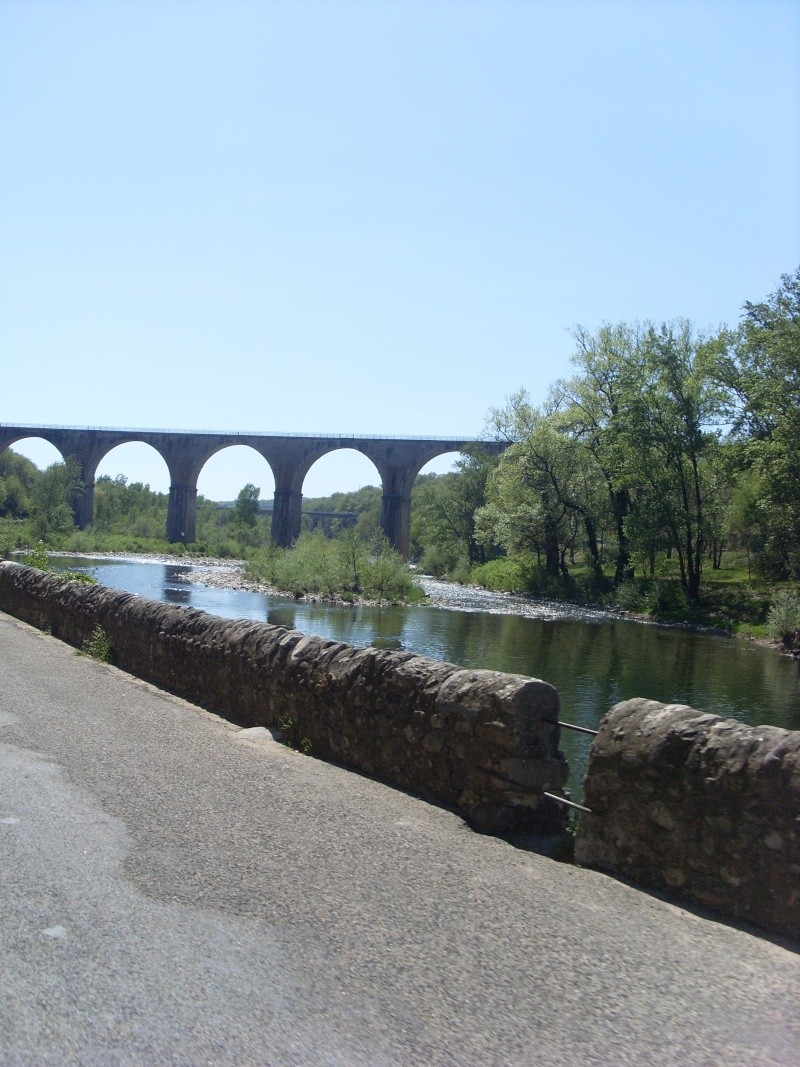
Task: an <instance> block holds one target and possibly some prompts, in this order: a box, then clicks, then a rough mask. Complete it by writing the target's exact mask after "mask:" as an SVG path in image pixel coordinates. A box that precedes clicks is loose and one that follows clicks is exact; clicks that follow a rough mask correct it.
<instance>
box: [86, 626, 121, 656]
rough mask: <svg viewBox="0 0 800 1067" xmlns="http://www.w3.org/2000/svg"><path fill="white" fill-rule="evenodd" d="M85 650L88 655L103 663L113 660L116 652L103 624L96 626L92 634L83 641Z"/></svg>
mask: <svg viewBox="0 0 800 1067" xmlns="http://www.w3.org/2000/svg"><path fill="white" fill-rule="evenodd" d="M83 651H84V652H85V653H86V655H87V656H91V657H92V659H96V660H99V661H100V662H101V663H111V662H112V661H113V657H114V653H113V649H112V648H111V642H110V641H109V639H108V636H107V635H106V632H105V630H104V629H103V628H102V626H95V628H94V630H92V636H91V637H87V638H86V640H85V641H84V642H83Z"/></svg>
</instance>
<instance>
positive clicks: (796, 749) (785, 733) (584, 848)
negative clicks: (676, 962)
mask: <svg viewBox="0 0 800 1067" xmlns="http://www.w3.org/2000/svg"><path fill="white" fill-rule="evenodd" d="M584 803H585V804H586V805H587V807H588V808H590V809H591V812H592V814H591V815H589V814H582V815H581V818H580V824H579V828H578V834H577V840H576V848H575V858H576V860H577V862H578V863H581V864H584V865H585V866H588V867H597V868H600V869H602V870H607V871H613V872H616V873H618V874H621V875H624V876H625V877H627V878H630V879H632V880H634V881H636V882H639V883H641V884H643V885H646V886H650V887H652V888H655V889H662V890H666V891H669V892H671V893H676V894H678V895H680V896H682V897H685V898H687V899H689V900H692V901H694V902H696V903H698V904H702V905H705V906H707V907H710V908H713V909H716V910H718V911H720V912H723V913H724V914H726V915H729V916H733V917H735V918H739V919H746V920H749V921H751V922H753V923H755V924H757V925H759V926H761V927H764V928H765V929H767V930H772V931H776V932H778V933H784V934H791V935H794V936H798V935H800V732H797V731H793V730H782V729H779V728H777V727H772V726H756V727H753V726H745V725H744V724H742V723H740V722H736V721H735V720H732V719H723V718H720V717H718V716H716V715H707V714H703V713H701V712H699V711H695V710H694V709H693V708H689V707H686V706H683V705H677V704H668V705H665V704H659V703H657V702H656V701H652V700H641V699H637V700H628V701H626V702H625V703H623V704H618V705H617V706H616V707H614V708H612V710H611V711H610V712H609V713H608V714H607V715H606V716H605V718H604V719H603V721H602V723H601V725H600V731H599V733H598V736H597V737H596V738H595V741H594V743H593V745H592V749H591V752H590V756H589V767H588V771H587V774H586V788H585V800H584Z"/></svg>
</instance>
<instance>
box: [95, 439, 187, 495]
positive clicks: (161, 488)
mask: <svg viewBox="0 0 800 1067" xmlns="http://www.w3.org/2000/svg"><path fill="white" fill-rule="evenodd" d="M99 478H111V479H118V478H124V479H125V481H126V482H127V483H128V484H129V485H133V484H140V485H142V486H143V487H145V488H147V489H149V490H150V491H151V492H153V493H168V492H169V468H168V467H167V464H166V460H165V459H164V457H163V456H162V455H161V453H160V452H158V451H157V450H156V449H155V448H153V446H152V445H148V444H146V443H145V442H144V441H128V442H126V443H125V444H121V445H115V446H114V448H112V449H110V450H109V451H108V452H106V454H105V455H104V456H103V458H102V459H101V460H100V462H99V463H98V464H97V470H96V472H95V481H97V480H98V479H99Z"/></svg>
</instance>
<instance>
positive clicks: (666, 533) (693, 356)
mask: <svg viewBox="0 0 800 1067" xmlns="http://www.w3.org/2000/svg"><path fill="white" fill-rule="evenodd" d="M633 370H634V371H635V373H633V374H630V375H628V376H627V388H626V389H625V392H624V395H623V397H622V398H621V400H622V403H621V415H620V418H619V424H620V425H619V430H620V432H619V438H618V449H619V459H618V463H619V468H620V471H621V476H622V480H623V483H624V484H626V485H627V486H628V487H629V488H630V490H631V491H632V492H633V493H634V494H635V495H636V498H637V507H636V511H635V512H634V513H633V514H632V516H631V517H630V519H629V520H628V523H627V526H628V530H629V531H630V532H631V533H635V534H636V537H637V539H638V540H639V541H640V542H645V543H649V545H650V546H653V545H655V546H659V545H663V546H665V547H666V548H667V549H668V550H674V551H675V553H676V556H677V559H678V567H679V572H680V580H681V585H682V587H683V590H684V593H685V594H686V596H687V597H688V598H689V600H690V601H692V602H694V601H696V599H697V597H698V595H699V592H700V581H701V576H702V569H703V557H704V552H705V550H706V548H707V545H708V543H709V538H710V536H711V525H710V524H711V518H712V516H713V514H714V511H713V508H712V507H711V502H712V500H713V499H714V497H715V494H716V493H717V492H718V491H719V479H718V477H717V475H718V472H719V467H720V462H721V459H720V440H719V438H720V432H719V428H718V424H719V421H720V419H721V417H722V413H723V410H724V395H723V392H722V390H721V389H720V388H719V386H718V384H717V382H716V381H715V380H714V379H713V378H712V377H711V375H710V374H709V372H708V361H707V358H706V352H705V350H704V347H703V339H702V338H700V337H698V336H697V335H696V334H695V332H694V330H693V328H692V326H691V324H690V323H688V322H686V321H682V320H677V321H675V322H672V323H665V324H663V325H662V326H661V327H658V328H656V327H655V326H652V325H650V326H648V327H647V329H646V332H645V334H644V335H643V337H642V343H641V344H640V345H639V346H638V349H637V353H636V362H635V364H634V367H633Z"/></svg>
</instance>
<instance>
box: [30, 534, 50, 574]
mask: <svg viewBox="0 0 800 1067" xmlns="http://www.w3.org/2000/svg"><path fill="white" fill-rule="evenodd" d="M25 562H26V563H27V565H28V566H29V567H35V568H36V569H37V570H39V571H49V570H50V569H51V567H50V558H49V556H48V555H47V549H46V547H45V543H44V541H38V542H37V543H36V544H35V545H34V546H33V548H32V549H30V551H29V552H28V556H27V558H26V560H25Z"/></svg>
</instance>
